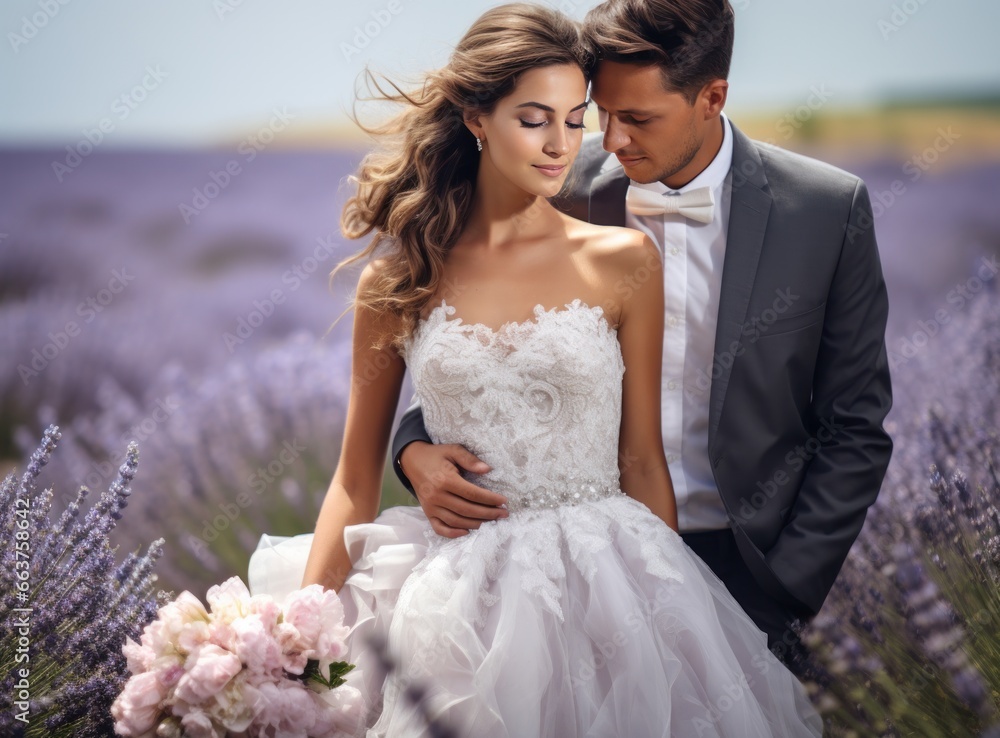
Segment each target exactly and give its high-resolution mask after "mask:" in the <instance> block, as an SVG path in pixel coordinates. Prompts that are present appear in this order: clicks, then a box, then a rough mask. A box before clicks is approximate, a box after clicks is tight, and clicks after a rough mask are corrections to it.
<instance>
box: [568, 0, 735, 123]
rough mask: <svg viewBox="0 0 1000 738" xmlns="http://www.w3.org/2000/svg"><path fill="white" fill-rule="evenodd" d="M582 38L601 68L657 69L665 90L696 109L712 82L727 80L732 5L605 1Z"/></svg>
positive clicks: (724, 0)
mask: <svg viewBox="0 0 1000 738" xmlns="http://www.w3.org/2000/svg"><path fill="white" fill-rule="evenodd" d="M583 34H584V38H585V40H586V42H587V45H588V46H589V47H590V49H591V51H592V52H593V57H594V59H595V60H596V61H597V63H600V61H601V60H602V59H606V60H608V61H614V62H621V63H625V64H637V65H643V66H646V65H652V64H657V65H659V66H660V68H661V69H662V70H663V81H664V87H665V88H666V89H667V90H668V91H669V92H677V93H680V94H682V95H684V96H685V98H687V100H688V102H689V103H692V104H693V103H694V100H695V98H696V96H697V94H698V91H699V90H700V89H701V88H702V87H704V86H705V85H706V84H707V83H708V82H710V81H712V80H713V79H728V78H729V64H730V62H731V61H732V58H733V36H734V17H733V8H732V5H730V3H729V0H607V2H603V3H601V4H600V5H598V6H597V7H595V8H592V9H591V10H590V11H589V12H588V13H587V16H586V18H585V19H584V21H583Z"/></svg>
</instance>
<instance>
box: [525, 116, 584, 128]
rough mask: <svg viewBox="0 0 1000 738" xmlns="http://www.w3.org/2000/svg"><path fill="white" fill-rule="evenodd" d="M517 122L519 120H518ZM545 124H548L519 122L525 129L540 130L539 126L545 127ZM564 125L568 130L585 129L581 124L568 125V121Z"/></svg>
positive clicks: (545, 122)
mask: <svg viewBox="0 0 1000 738" xmlns="http://www.w3.org/2000/svg"><path fill="white" fill-rule="evenodd" d="M518 120H521V119H520V118H519V119H518ZM547 124H548V121H542V122H541V123H531V122H529V121H526V120H521V125H522V126H524V127H525V128H540V127H541V126H544V125H547ZM566 125H567V126H568V127H569V128H574V129H582V128H586V126H585V125H584V124H583V123H570V122H569V121H566Z"/></svg>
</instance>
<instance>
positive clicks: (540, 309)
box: [417, 297, 618, 336]
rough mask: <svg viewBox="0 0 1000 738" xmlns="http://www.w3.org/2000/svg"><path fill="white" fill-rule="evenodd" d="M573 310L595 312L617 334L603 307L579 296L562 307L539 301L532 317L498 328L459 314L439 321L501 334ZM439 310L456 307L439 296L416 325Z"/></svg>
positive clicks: (452, 309)
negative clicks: (435, 303) (470, 321)
mask: <svg viewBox="0 0 1000 738" xmlns="http://www.w3.org/2000/svg"><path fill="white" fill-rule="evenodd" d="M573 310H584V311H591V312H594V313H596V314H597V318H598V322H600V323H603V324H604V325H605V326H607V328H608V330H609V331H611V332H612V333H615V334H617V332H618V330H617V329H616V328H614V327H613V326H612V325H611V323H610V322H609V321H608V318H607V315H606V314H605V312H604V308H603V307H601V306H600V305H589V304H588V303H586V302H584V301H583V300H582V299H581V298H579V297H577V298H575V299H573V300H572V301H571V302H567V303H564V304H563V307H562V308H559V307H553V308H547V309H546V308H545V306H544V305H542V303H540V302H539V303H537V304H536V305H535V306H534V307H533V308H532V312H534V314H535V315H534V317H533V318H528V319H525V320H510V321H507V322H506V323H504V324H502V325H501V326H500V327H499V328H493V327H492V326H489V325H487V324H486V323H478V322H474V323H466V322H465V321H464V320H463V319H462V318H461V317H459V316H456V317H451V318H449V317H445V318H443V319H442V320H441V323H443V324H449V325H451V326H452V327H455V328H460V329H461V328H466V329H472V330H474V331H482V332H484V333H486V334H488V335H490V336H501V335H504V334H506V333H508V332H517V331H522V330H523V329H525V328H527V327H532V326H537V325H538V324H539V323H541V322H542V319H543V318H545V317H547V316H555V315H558V314H561V313H569V312H572V311H573ZM439 311H441V312H444V314H445V316H449V315H454V313H455V311H456V308H455V306H454V305H449V304H448V301H447V300H446V299H445V298H441V304H440V305H435V306H434V307H433V308H432V309H431V311H430V312H429V313H428V314H427V315H426V317H422V318H419V319H418V320H417V325H418V326H419V327H422V326H423V325H424V324H426V323H429V322H431V321H432V320H433V318H434V316H435V314H437V313H438V312H439Z"/></svg>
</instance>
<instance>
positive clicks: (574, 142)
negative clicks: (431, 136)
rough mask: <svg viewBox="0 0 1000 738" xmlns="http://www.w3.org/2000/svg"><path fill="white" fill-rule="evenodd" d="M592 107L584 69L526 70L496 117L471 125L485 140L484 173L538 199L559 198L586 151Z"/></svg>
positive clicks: (562, 66)
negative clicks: (573, 166)
mask: <svg viewBox="0 0 1000 738" xmlns="http://www.w3.org/2000/svg"><path fill="white" fill-rule="evenodd" d="M586 109H587V83H586V80H585V79H584V76H583V72H581V71H580V69H579V67H576V66H574V65H571V64H565V65H564V64H560V65H554V66H548V67H539V68H537V69H532V70H530V71H528V72H525V73H524V74H522V75H521V78H520V80H519V81H518V83H517V86H516V87H515V88H514V91H513V92H512V93H511V94H509V95H507V97H505V98H503V99H502V100H500V101H499V102H498V103H497V106H496V108H494V110H493V112H492V113H491V114H490V115H488V116H482V115H481V116H479V118H478V121H476V122H473V123H471V124H470V125H469V128H470V130H472V132H473V134H475V135H476V136H479V138H480V139H482V141H483V151H482V154H481V156H482V157H483V159H482V162H481V164H480V168H481V169H482V168H483V167H486V170H485V171H484V172H482V173H483V174H486V175H487V176H490V175H499V176H501V177H504V178H506V179H507V180H509V181H510V182H511V183H512V184H514V185H515V186H517V187H519V188H520V189H522V190H524V191H525V192H528V193H531V194H533V195H538V196H540V197H552V196H554V195H556V194H557V193H558V192H559V190H560V188H561V187H562V184H563V182H564V181H565V179H566V175H567V174H569V169H570V165H571V164H572V163H573V160H574V159H575V158H576V155H577V153H578V152H579V151H580V143H581V141H582V140H583V114H584V113H585V112H586Z"/></svg>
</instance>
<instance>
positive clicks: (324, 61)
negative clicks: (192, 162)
mask: <svg viewBox="0 0 1000 738" xmlns="http://www.w3.org/2000/svg"><path fill="white" fill-rule="evenodd" d="M497 4H499V3H496V2H489V1H488V0H461V1H460V2H456V1H455V0H346V1H345V0H327V1H326V2H322V1H321V0H284V1H283V2H277V0H214V2H213V0H171V1H170V2H159V3H151V2H137V1H135V0H133V2H125V1H124V0H95V1H94V2H83V1H82V0H76V2H72V1H70V2H68V3H67V4H66V5H58V3H57V1H56V0H51V5H52V6H55V7H57V8H58V12H57V13H56V14H55V15H54V16H52V17H48V16H47V15H46V13H45V11H44V10H43V9H42V7H43V5H42V3H41V2H40V0H5V2H4V3H3V5H2V6H0V30H2V33H3V37H4V38H3V41H2V46H0V145H4V144H7V145H9V144H25V143H41V144H49V143H60V142H67V141H77V140H79V139H80V138H81V135H82V131H83V130H84V129H86V128H90V127H94V126H96V125H98V123H99V122H100V121H101V120H102V119H110V121H111V123H112V124H113V130H111V131H110V132H109V133H108V136H107V140H106V141H105V145H108V146H114V145H136V144H165V145H175V144H177V145H186V144H212V143H215V142H218V141H221V140H225V139H231V138H232V137H233V136H234V135H242V133H244V132H246V131H248V130H253V129H255V128H257V127H258V126H261V125H264V124H266V123H267V122H268V120H269V119H270V118H271V117H272V112H271V111H272V110H274V109H280V108H284V109H285V110H286V111H287V112H288V113H289V114H290V115H292V116H294V121H295V124H296V125H308V126H318V125H322V124H324V123H326V122H328V121H331V120H335V119H338V118H340V117H342V115H343V111H344V109H345V108H347V107H348V106H349V105H350V101H351V97H352V92H353V90H354V84H355V80H356V79H357V76H358V73H359V72H360V71H361V69H362V68H363V66H364V64H365V63H370V64H371V65H372V66H373V67H375V68H377V69H380V70H384V71H386V72H389V73H392V74H396V75H405V74H410V75H413V74H416V73H417V72H419V70H421V69H425V68H429V67H434V66H438V65H440V64H443V63H444V61H445V60H446V58H447V56H448V53H449V50H450V48H451V44H453V43H454V42H455V41H457V40H458V38H459V37H460V36H461V34H462V33H463V32H464V31H465V29H466V28H467V27H468V26H469V24H470V23H471V22H472V21H473V20H474V19H475V18H476V17H477V16H478V15H479V14H480V13H482V12H483V11H484V10H485V9H486V8H488V7H492V6H494V5H497ZM548 4H550V5H554V6H556V7H561V8H562V9H564V10H566V11H567V12H569V13H570V14H571V15H573V16H575V17H578V18H582V16H583V15H584V14H585V13H586V11H587V10H588V9H589V8H590V7H592V6H593V5H595V4H596V0H550V2H549V3H548ZM733 5H734V7H735V8H736V13H737V28H736V49H735V55H734V59H733V70H732V74H731V76H730V83H731V88H730V98H729V106H728V109H729V110H730V111H740V110H755V109H769V110H770V109H784V108H787V109H794V108H795V107H796V106H798V105H801V104H803V103H804V102H806V101H807V100H808V99H809V97H810V95H811V94H812V89H813V87H816V88H817V89H818V88H823V86H824V85H825V90H826V91H827V94H828V95H829V100H828V101H827V103H826V104H827V105H829V106H832V107H836V106H854V105H859V104H865V103H868V102H877V101H878V100H879V99H881V98H882V97H883V96H884V95H885V94H887V93H890V92H896V91H906V92H912V93H915V94H920V93H922V92H932V93H936V92H942V91H949V90H957V91H958V90H967V91H973V92H975V91H986V90H993V91H996V90H998V89H1000V54H998V53H997V51H996V39H995V36H996V32H997V29H998V28H1000V3H998V2H996V0H892V1H888V0H837V1H836V2H832V1H831V0H733ZM226 8H228V10H229V11H231V12H224V10H225V9H226ZM894 9H895V17H894V16H893V13H894ZM393 10H395V11H397V12H395V13H393V12H392V11H393ZM907 10H909V11H912V12H911V13H907V12H906V11H907ZM380 11H381V13H382V18H383V19H385V18H389V21H388V23H387V24H386V25H385V27H384V28H383V27H381V26H378V25H371V24H372V23H375V19H374V16H373V13H374V14H376V15H377V14H378V13H379V12H380ZM25 19H27V24H26V23H25ZM43 21H44V24H43ZM880 21H882V22H884V23H885V24H892V25H891V28H895V29H896V30H895V31H894V32H890V31H889V30H886V29H888V28H890V26H887V25H883V27H882V29H880V26H879V23H880ZM900 21H904V22H900ZM366 23H369V30H371V31H377V33H376V34H372V35H371V37H370V42H369V43H368V44H367V46H366V47H365V48H364V49H360V50H359V51H358V52H357V53H353V52H352V51H351V50H350V49H348V48H346V47H345V46H344V45H345V44H351V45H353V43H354V40H355V37H356V32H357V31H358V29H359V28H360V29H362V32H363V29H364V26H365V24H366ZM33 30H34V31H35V33H34V34H32V31H33ZM29 36H31V37H30V38H29ZM147 68H149V69H154V70H155V69H157V68H159V70H160V72H161V73H162V75H164V76H162V78H160V79H158V80H157V79H155V78H154V77H150V76H147V75H148V74H149V73H148V72H147ZM144 78H145V80H146V84H147V87H148V88H149V89H148V91H142V90H140V91H139V93H138V95H137V96H136V97H142V96H143V95H144V96H145V99H142V100H138V99H135V98H132V99H131V101H130V107H131V108H134V109H128V115H127V117H126V115H125V111H126V109H127V108H126V107H125V102H129V101H128V100H126V101H125V102H122V101H121V100H120V98H121V96H122V95H123V94H127V93H128V92H129V91H130V90H132V89H133V88H134V87H135V86H136V85H139V84H141V83H142V82H143V80H144ZM116 99H117V100H119V102H118V103H117V104H116V103H115V100H116Z"/></svg>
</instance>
